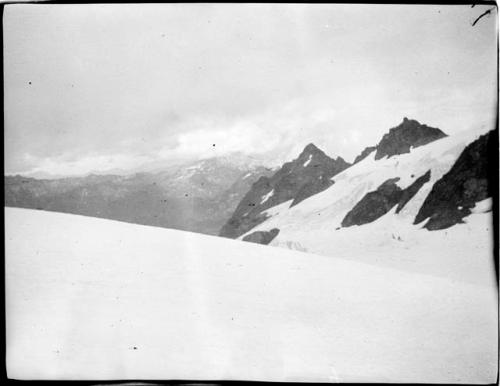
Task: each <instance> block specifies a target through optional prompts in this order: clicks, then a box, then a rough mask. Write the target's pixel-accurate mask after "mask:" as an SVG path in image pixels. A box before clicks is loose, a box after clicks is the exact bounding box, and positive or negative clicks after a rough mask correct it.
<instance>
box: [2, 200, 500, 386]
mask: <svg viewBox="0 0 500 386" xmlns="http://www.w3.org/2000/svg"><path fill="white" fill-rule="evenodd" d="M5 221H6V310H7V369H8V376H9V377H11V378H18V379H78V378H84V379H113V378H114V379H192V380H195V379H216V380H221V379H243V380H269V381H320V382H323V381H324V382H332V381H341V382H355V381H359V382H363V381H366V382H368V381H372V382H376V381H382V382H383V381H385V382H432V383H440V382H448V383H450V382H451V383H490V382H494V380H495V379H496V378H495V377H496V364H497V298H496V290H495V287H494V285H493V279H492V278H491V279H490V280H486V281H484V282H483V283H481V284H480V285H479V284H470V283H465V282H463V281H455V280H451V279H445V278H440V277H436V276H431V275H424V274H418V273H410V272H403V271H400V270H395V269H391V268H381V267H375V266H373V265H368V264H364V263H360V262H354V261H348V260H344V259H337V258H332V257H324V256H319V255H313V254H306V253H301V252H297V251H290V250H286V249H281V248H269V247H267V246H262V245H256V244H251V243H242V242H240V241H236V240H229V239H223V238H217V237H211V236H204V235H200V234H195V233H189V232H182V231H177V230H168V229H162V228H154V227H147V226H140V225H135V224H128V223H120V222H115V221H110V220H102V219H95V218H89V217H82V216H76V215H67V214H59V213H53V212H43V211H34V210H26V209H14V208H6V209H5Z"/></svg>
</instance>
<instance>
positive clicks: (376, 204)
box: [342, 177, 403, 227]
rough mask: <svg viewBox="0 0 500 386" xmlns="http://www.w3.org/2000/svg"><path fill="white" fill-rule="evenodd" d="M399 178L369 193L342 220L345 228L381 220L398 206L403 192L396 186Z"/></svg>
mask: <svg viewBox="0 0 500 386" xmlns="http://www.w3.org/2000/svg"><path fill="white" fill-rule="evenodd" d="M398 180H399V177H397V178H391V179H389V180H387V181H385V182H384V183H383V184H382V185H380V186H379V187H378V188H377V190H375V191H373V192H369V193H367V194H366V195H365V196H364V197H363V198H362V199H361V200H360V201H359V202H358V203H357V204H356V205H355V206H354V208H352V209H351V211H350V212H349V213H347V215H346V216H345V217H344V219H343V220H342V226H343V227H350V226H352V225H362V224H367V223H370V222H372V221H375V220H376V219H378V218H380V217H381V216H383V215H384V214H386V213H387V212H389V211H390V210H391V208H392V207H394V205H396V204H397V203H398V202H399V200H400V199H401V197H402V195H403V190H402V189H401V188H400V187H399V186H397V185H396V181H398Z"/></svg>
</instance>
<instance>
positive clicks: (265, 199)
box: [260, 189, 274, 204]
mask: <svg viewBox="0 0 500 386" xmlns="http://www.w3.org/2000/svg"><path fill="white" fill-rule="evenodd" d="M273 194H274V189H271V191H269V192H267V193H266V194H264V195H263V196H262V200H261V201H260V203H261V204H263V203H265V202H266V201H267V200H269V199H270V198H271V197H272V195H273Z"/></svg>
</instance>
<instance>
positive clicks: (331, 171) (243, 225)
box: [220, 143, 350, 238]
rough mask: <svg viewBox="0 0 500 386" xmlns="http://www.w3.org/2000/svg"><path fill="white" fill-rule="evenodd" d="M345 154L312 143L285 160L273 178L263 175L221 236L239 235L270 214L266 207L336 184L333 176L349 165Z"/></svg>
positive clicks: (293, 199) (293, 202) (301, 197)
mask: <svg viewBox="0 0 500 386" xmlns="http://www.w3.org/2000/svg"><path fill="white" fill-rule="evenodd" d="M349 166H350V164H349V163H347V162H346V161H344V160H343V159H342V158H341V157H338V158H336V159H333V158H330V157H328V156H327V155H326V154H325V153H324V152H323V151H322V150H320V149H319V148H318V147H317V146H316V145H314V144H312V143H310V144H308V145H307V146H306V147H305V148H304V150H303V151H302V152H301V153H300V155H299V157H297V158H296V159H294V160H293V161H290V162H287V163H285V164H284V165H283V166H282V167H281V168H280V169H279V170H278V171H277V172H276V173H275V174H274V175H273V176H272V177H269V178H267V177H262V178H260V179H259V180H258V181H257V182H256V183H255V184H254V185H253V186H252V188H251V189H250V191H249V192H248V193H247V195H246V196H245V197H244V198H243V200H242V201H241V202H240V204H239V205H238V207H237V208H236V211H235V212H234V214H233V216H232V218H231V219H230V220H229V221H228V222H227V223H226V225H225V226H224V227H223V228H222V230H221V233H220V235H221V236H225V237H233V238H235V237H238V236H240V235H242V234H244V233H246V232H247V231H249V230H250V229H252V228H253V227H255V226H256V225H258V224H259V223H260V222H262V221H264V220H265V218H266V216H265V215H264V214H263V213H262V212H263V211H265V210H266V209H268V208H270V207H273V206H275V205H279V204H281V203H283V202H286V201H289V200H292V204H291V205H292V206H293V205H296V204H297V203H299V202H300V201H302V200H304V199H306V198H307V197H310V196H312V195H314V194H316V193H319V192H321V191H322V190H325V189H326V188H328V187H329V186H331V185H332V184H333V181H331V178H332V177H333V176H334V175H336V174H338V173H340V172H341V171H342V170H344V169H346V168H347V167H349Z"/></svg>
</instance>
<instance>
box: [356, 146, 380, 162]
mask: <svg viewBox="0 0 500 386" xmlns="http://www.w3.org/2000/svg"><path fill="white" fill-rule="evenodd" d="M375 150H377V146H368V147H366V148H365V149H364V150H363V151H362V152H361V154H359V155H358V156H357V157H356V158H355V159H354V163H353V165H354V164H357V163H358V162H359V161H362V160H364V159H365V158H366V157H368V156H369V155H370V154H371V153H372V152H374V151H375Z"/></svg>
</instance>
